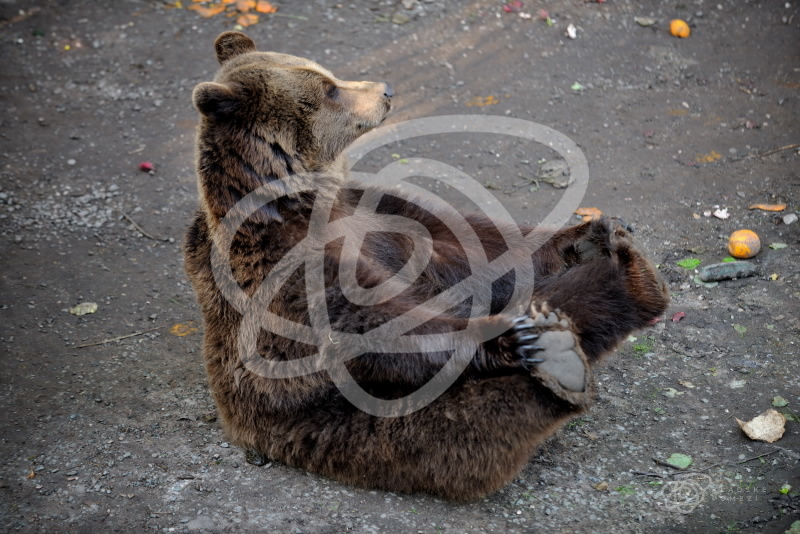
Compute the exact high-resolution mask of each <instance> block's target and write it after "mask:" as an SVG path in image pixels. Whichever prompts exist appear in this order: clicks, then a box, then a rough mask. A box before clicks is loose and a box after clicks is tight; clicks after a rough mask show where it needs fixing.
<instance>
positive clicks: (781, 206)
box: [748, 204, 786, 211]
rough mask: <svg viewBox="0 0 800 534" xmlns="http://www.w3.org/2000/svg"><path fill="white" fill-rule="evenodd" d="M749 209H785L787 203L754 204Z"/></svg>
mask: <svg viewBox="0 0 800 534" xmlns="http://www.w3.org/2000/svg"><path fill="white" fill-rule="evenodd" d="M748 209H751V210H761V211H783V210H785V209H786V204H753V205H752V206H750V207H749V208H748Z"/></svg>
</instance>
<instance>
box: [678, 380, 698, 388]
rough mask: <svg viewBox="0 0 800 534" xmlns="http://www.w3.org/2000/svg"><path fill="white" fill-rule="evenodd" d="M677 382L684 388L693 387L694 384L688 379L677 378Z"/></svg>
mask: <svg viewBox="0 0 800 534" xmlns="http://www.w3.org/2000/svg"><path fill="white" fill-rule="evenodd" d="M678 384H680V385H682V386H683V387H685V388H689V389H694V388H696V387H697V386H695V385H694V384H693V383H691V382H689V381H688V380H678Z"/></svg>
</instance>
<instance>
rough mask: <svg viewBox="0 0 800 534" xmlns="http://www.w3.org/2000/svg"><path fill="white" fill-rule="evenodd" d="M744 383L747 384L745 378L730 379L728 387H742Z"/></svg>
mask: <svg viewBox="0 0 800 534" xmlns="http://www.w3.org/2000/svg"><path fill="white" fill-rule="evenodd" d="M745 384H747V380H731V381H730V382H729V383H728V387H729V388H731V389H742V388H743V387H744V386H745Z"/></svg>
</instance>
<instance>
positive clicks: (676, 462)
mask: <svg viewBox="0 0 800 534" xmlns="http://www.w3.org/2000/svg"><path fill="white" fill-rule="evenodd" d="M693 461H694V460H692V457H691V456H689V455H688V454H681V453H679V452H675V453H673V454H672V455H671V456H670V457H669V458H667V463H668V464H669V465H671V466H672V467H675V468H677V469H686V468H687V467H689V466H690V465H692V462H693Z"/></svg>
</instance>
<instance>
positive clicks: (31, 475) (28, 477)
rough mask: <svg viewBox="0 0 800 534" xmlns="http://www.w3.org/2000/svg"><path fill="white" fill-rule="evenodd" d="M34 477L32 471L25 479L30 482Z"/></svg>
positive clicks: (34, 474)
mask: <svg viewBox="0 0 800 534" xmlns="http://www.w3.org/2000/svg"><path fill="white" fill-rule="evenodd" d="M35 476H36V473H34V472H33V471H31V472H30V473H28V476H26V477H25V478H27V479H28V480H30V479H32V478H34V477H35Z"/></svg>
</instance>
